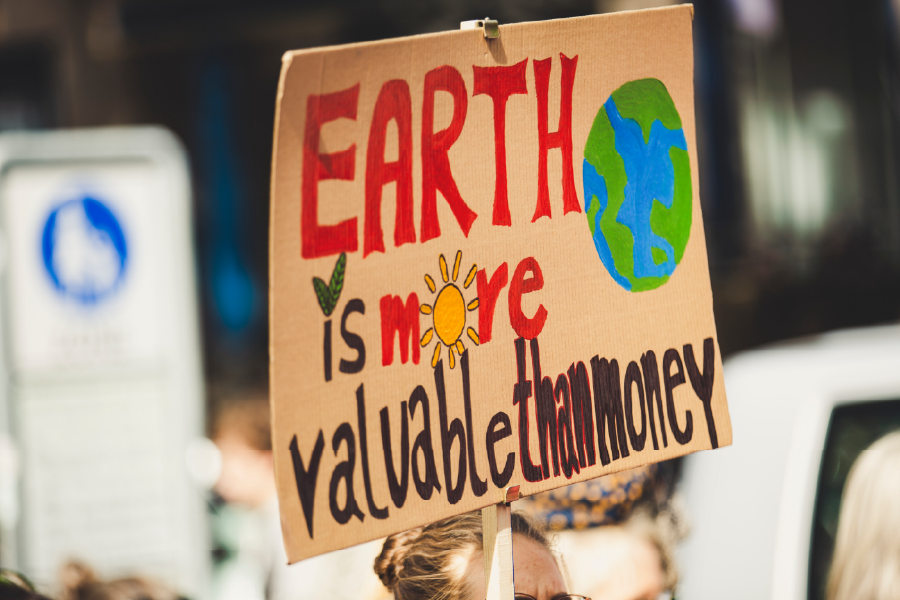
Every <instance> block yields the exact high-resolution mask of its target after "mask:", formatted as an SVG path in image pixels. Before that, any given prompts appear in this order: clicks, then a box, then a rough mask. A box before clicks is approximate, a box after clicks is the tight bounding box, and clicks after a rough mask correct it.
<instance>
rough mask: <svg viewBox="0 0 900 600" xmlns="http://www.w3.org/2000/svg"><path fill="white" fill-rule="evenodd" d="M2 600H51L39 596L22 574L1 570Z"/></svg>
mask: <svg viewBox="0 0 900 600" xmlns="http://www.w3.org/2000/svg"><path fill="white" fill-rule="evenodd" d="M0 598H2V599H3V600H50V599H49V598H47V597H46V596H42V595H40V594H38V593H37V592H36V591H35V589H34V585H32V583H31V582H30V581H28V579H26V578H25V576H23V575H22V574H21V573H17V572H15V571H10V570H8V569H0Z"/></svg>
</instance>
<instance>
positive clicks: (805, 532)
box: [678, 326, 900, 600]
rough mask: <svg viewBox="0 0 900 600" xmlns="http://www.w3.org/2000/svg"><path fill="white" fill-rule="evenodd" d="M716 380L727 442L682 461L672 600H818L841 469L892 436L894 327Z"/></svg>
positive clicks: (896, 373) (895, 425)
mask: <svg viewBox="0 0 900 600" xmlns="http://www.w3.org/2000/svg"><path fill="white" fill-rule="evenodd" d="M724 371H725V387H726V390H727V393H728V405H729V410H730V412H731V420H732V426H733V429H734V444H733V446H731V447H730V448H724V449H721V450H717V451H716V452H701V453H698V454H694V455H691V456H689V457H687V458H686V460H685V466H684V477H683V480H682V490H683V493H684V495H685V500H686V503H687V508H688V512H689V516H690V520H691V533H690V535H689V537H688V538H687V539H686V540H685V542H684V544H683V545H682V548H681V555H680V559H681V567H682V580H681V583H680V585H679V589H678V597H679V599H683V600H704V599H706V598H709V599H713V598H716V599H718V598H722V597H723V596H724V597H728V598H732V599H741V598H748V599H751V598H752V599H754V600H760V599H762V598H771V599H773V600H782V599H784V600H787V599H791V600H801V599H804V600H805V599H807V598H809V600H820V599H823V598H824V596H825V582H826V580H827V575H828V569H829V565H830V562H831V553H832V551H833V548H834V535H835V533H836V530H837V519H838V513H839V510H840V501H841V493H842V492H843V487H844V483H845V481H846V478H847V474H848V471H849V469H850V467H851V465H852V464H853V461H854V460H856V457H857V456H858V455H859V453H860V452H862V451H863V450H864V449H865V448H867V447H868V446H869V445H870V444H871V443H872V442H874V441H875V440H876V439H878V438H880V437H881V436H883V435H885V434H886V433H888V432H890V431H893V430H897V429H900V326H885V327H874V328H869V329H857V330H848V331H839V332H835V333H829V334H826V335H822V336H819V337H815V338H809V339H805V340H801V341H797V342H792V343H788V344H784V345H779V346H776V347H771V348H767V349H763V350H757V351H752V352H746V353H743V354H740V355H738V356H735V357H734V358H732V359H730V360H728V361H727V362H726V363H725V366H724ZM898 477H900V474H898Z"/></svg>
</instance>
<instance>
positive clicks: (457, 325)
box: [421, 250, 478, 369]
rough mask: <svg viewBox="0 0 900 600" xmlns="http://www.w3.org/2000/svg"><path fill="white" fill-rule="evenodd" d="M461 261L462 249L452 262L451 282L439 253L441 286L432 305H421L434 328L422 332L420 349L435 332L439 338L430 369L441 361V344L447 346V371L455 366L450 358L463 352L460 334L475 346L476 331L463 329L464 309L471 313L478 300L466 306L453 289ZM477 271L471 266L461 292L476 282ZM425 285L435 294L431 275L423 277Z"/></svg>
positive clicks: (458, 292) (457, 291) (476, 343)
mask: <svg viewBox="0 0 900 600" xmlns="http://www.w3.org/2000/svg"><path fill="white" fill-rule="evenodd" d="M461 260H462V250H460V251H458V252H457V253H456V261H455V262H454V263H453V273H452V275H453V277H452V279H453V281H450V279H451V277H450V275H451V273H448V272H447V261H446V260H445V259H444V255H443V254H441V258H440V265H441V278H442V279H443V280H444V287H442V288H441V291H440V292H438V295H437V298H436V299H435V301H434V305H429V304H423V305H422V306H421V311H422V314H423V315H431V316H432V321H433V323H434V326H433V327H429V328H428V331H426V332H425V335H423V336H422V342H421V343H422V347H423V348H424V347H425V346H427V345H428V343H429V342H430V341H431V338H432V337H434V334H435V333H436V334H437V337H438V341H437V343H435V345H434V357H433V358H432V359H431V366H432V367H437V364H438V361H439V360H440V359H441V344H443V345H444V346H447V349H448V351H449V354H450V368H451V369H452V368H453V367H455V366H456V359H455V358H454V357H453V351H454V350H456V353H457V354H459V355H460V356H462V353H463V352H465V350H466V348H465V346H463V343H462V340H461V339H460V338H461V337H462V334H463V331H465V332H466V333H467V334H468V336H469V339H471V340H472V342H473V343H474V344H475V345H476V346H477V345H478V332H477V331H475V330H474V329H473V328H472V327H469V328H468V329H467V328H466V310H469V311H473V310H475V309H476V308H478V298H475V299H474V300H472V301H471V302H469V303H468V304H466V300H465V298H463V293H462V291H460V289H459V288H458V287H456V279H457V277H459V263H460V261H461ZM477 272H478V267H477V266H476V265H472V268H471V269H469V274H468V275H466V280H465V282H464V283H463V289H469V286H470V285H472V282H473V281H474V280H475V274H476V273H477ZM425 283H427V284H428V289H430V290H431V293H432V294H434V293H435V291H436V288H435V285H434V279H432V278H431V275H427V274H426V275H425Z"/></svg>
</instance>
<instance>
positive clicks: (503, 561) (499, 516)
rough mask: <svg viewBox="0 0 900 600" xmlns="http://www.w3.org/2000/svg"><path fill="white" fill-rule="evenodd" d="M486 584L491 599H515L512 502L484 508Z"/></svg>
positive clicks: (482, 516) (482, 512)
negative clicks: (510, 504)
mask: <svg viewBox="0 0 900 600" xmlns="http://www.w3.org/2000/svg"><path fill="white" fill-rule="evenodd" d="M481 522H482V527H483V535H484V587H485V589H486V590H487V600H514V598H515V590H514V587H513V547H512V523H511V511H510V508H509V504H506V503H503V502H501V503H500V504H494V505H492V506H488V507H486V508H483V509H481Z"/></svg>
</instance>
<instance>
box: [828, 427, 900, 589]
mask: <svg viewBox="0 0 900 600" xmlns="http://www.w3.org/2000/svg"><path fill="white" fill-rule="evenodd" d="M827 598H828V600H896V599H897V598H900V431H895V432H894V433H890V434H888V435H886V436H884V437H882V438H881V439H879V440H878V441H877V442H875V443H874V444H872V445H871V446H870V447H869V448H868V449H867V450H865V451H864V452H863V453H862V454H861V455H860V456H859V458H858V459H857V460H856V462H855V463H854V465H853V467H852V468H851V470H850V475H849V477H848V478H847V487H846V490H845V491H844V496H843V500H842V502H841V513H840V518H839V520H838V531H837V539H836V541H835V548H834V560H833V562H832V566H831V573H830V575H829V579H828V588H827Z"/></svg>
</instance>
